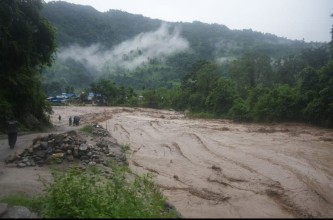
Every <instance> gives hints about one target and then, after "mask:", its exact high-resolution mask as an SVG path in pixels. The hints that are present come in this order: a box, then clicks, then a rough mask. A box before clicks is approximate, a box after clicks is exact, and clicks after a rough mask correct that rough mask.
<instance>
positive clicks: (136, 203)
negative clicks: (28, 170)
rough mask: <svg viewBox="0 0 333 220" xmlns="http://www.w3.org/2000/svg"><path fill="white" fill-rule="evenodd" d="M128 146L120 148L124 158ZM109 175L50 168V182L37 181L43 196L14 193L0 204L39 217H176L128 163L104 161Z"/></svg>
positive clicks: (90, 170)
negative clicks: (25, 209)
mask: <svg viewBox="0 0 333 220" xmlns="http://www.w3.org/2000/svg"><path fill="white" fill-rule="evenodd" d="M128 149H129V146H128V145H126V146H122V154H123V156H124V157H126V152H127V151H128ZM108 166H109V167H110V168H111V169H112V174H111V175H104V173H103V172H102V170H101V169H100V168H98V167H97V166H89V167H87V168H86V169H82V168H80V167H79V166H77V165H73V166H72V167H69V168H67V169H60V168H55V167H53V168H52V169H51V174H52V177H53V181H52V182H51V183H50V182H47V181H45V180H43V179H40V181H41V182H42V183H43V185H44V190H43V191H44V193H42V194H41V195H37V196H35V197H29V196H27V195H24V194H15V195H10V196H7V197H4V198H2V199H1V200H0V202H6V203H8V204H9V205H11V206H13V205H21V206H25V207H27V208H29V209H30V210H32V211H34V212H37V213H38V214H39V215H40V216H41V217H42V218H177V217H179V214H178V213H177V211H176V210H175V209H174V208H173V207H171V206H170V205H168V204H167V203H166V197H165V196H163V194H162V193H161V192H160V190H159V188H158V187H157V185H156V184H155V183H154V181H153V179H152V176H151V175H148V174H146V175H141V176H140V175H136V174H134V173H132V172H131V170H130V169H129V167H128V164H127V163H125V165H120V164H117V163H115V162H113V161H111V160H110V161H109V162H108Z"/></svg>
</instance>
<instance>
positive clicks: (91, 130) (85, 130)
mask: <svg viewBox="0 0 333 220" xmlns="http://www.w3.org/2000/svg"><path fill="white" fill-rule="evenodd" d="M80 131H83V132H86V133H89V134H92V133H93V127H92V126H91V125H86V126H84V127H83V128H81V129H80Z"/></svg>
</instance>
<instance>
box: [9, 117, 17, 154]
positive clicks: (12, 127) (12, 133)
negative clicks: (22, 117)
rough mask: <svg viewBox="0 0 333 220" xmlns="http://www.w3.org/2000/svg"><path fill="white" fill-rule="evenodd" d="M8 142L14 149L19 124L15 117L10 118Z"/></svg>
mask: <svg viewBox="0 0 333 220" xmlns="http://www.w3.org/2000/svg"><path fill="white" fill-rule="evenodd" d="M7 123H8V130H7V133H8V144H9V147H10V149H13V148H14V147H15V144H16V140H17V124H18V122H17V121H16V120H15V119H14V118H10V119H9V120H8V121H7Z"/></svg>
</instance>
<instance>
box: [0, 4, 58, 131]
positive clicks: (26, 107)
mask: <svg viewBox="0 0 333 220" xmlns="http://www.w3.org/2000/svg"><path fill="white" fill-rule="evenodd" d="M41 7H42V1H41V0H2V1H0V21H1V22H0V39H1V40H0V94H1V97H0V98H1V99H0V107H1V108H0V121H1V122H2V123H1V125H2V126H4V122H5V120H6V118H7V117H9V116H14V117H16V118H18V120H19V121H20V122H21V123H23V124H25V125H26V126H28V127H30V128H31V126H30V125H31V123H29V122H28V119H29V118H32V117H33V118H36V119H38V121H39V122H41V123H47V122H48V118H47V114H46V113H47V112H48V113H50V112H51V111H52V109H51V108H50V106H49V105H48V104H47V102H46V99H45V98H46V97H45V95H44V94H43V92H42V89H41V70H42V69H43V67H44V66H46V65H51V62H52V54H53V52H54V51H55V47H56V44H55V38H54V30H53V28H52V27H51V25H50V24H49V23H48V21H47V20H46V19H44V18H43V17H42V16H41V15H40V10H41ZM3 107H4V108H3ZM39 125H40V124H39Z"/></svg>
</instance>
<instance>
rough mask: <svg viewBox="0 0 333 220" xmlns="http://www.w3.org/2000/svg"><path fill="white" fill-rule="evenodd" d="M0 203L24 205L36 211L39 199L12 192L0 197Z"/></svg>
mask: <svg viewBox="0 0 333 220" xmlns="http://www.w3.org/2000/svg"><path fill="white" fill-rule="evenodd" d="M0 203H7V204H8V205H9V206H25V207H27V208H29V209H30V210H33V211H37V210H38V209H39V206H40V202H39V199H36V198H35V197H30V196H28V195H26V194H13V195H8V196H6V197H3V198H1V199H0Z"/></svg>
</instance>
